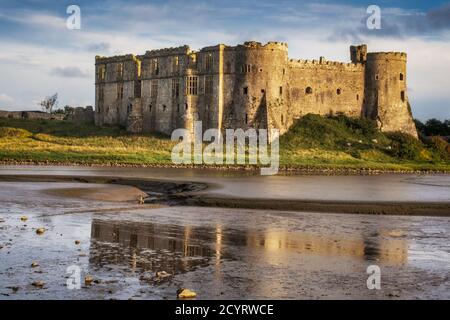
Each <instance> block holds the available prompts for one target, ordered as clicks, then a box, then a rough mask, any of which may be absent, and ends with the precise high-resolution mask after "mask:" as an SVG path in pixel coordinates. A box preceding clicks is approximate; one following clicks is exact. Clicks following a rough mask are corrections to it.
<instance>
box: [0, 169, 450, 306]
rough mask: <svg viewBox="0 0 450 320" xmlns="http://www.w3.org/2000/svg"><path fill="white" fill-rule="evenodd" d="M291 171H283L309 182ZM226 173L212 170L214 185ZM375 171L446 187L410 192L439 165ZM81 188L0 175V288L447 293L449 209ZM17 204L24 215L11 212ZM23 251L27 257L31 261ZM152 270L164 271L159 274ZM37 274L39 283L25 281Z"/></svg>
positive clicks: (162, 294)
mask: <svg viewBox="0 0 450 320" xmlns="http://www.w3.org/2000/svg"><path fill="white" fill-rule="evenodd" d="M14 170H17V169H14ZM14 170H12V169H6V170H5V169H3V170H2V173H5V171H8V172H10V173H11V172H13V171H14ZM42 170H48V171H47V172H46V173H48V172H52V173H53V174H69V173H70V174H73V173H74V172H76V173H77V174H80V175H87V174H95V175H109V174H113V173H115V174H116V173H118V172H120V175H130V176H131V175H133V176H140V177H150V176H151V177H155V176H156V175H158V174H159V175H164V177H165V178H173V176H176V177H177V178H178V179H185V178H186V179H192V178H194V179H196V180H197V179H198V180H202V181H206V180H209V179H212V178H211V177H210V176H202V175H201V174H197V173H195V174H193V176H189V174H191V173H189V172H186V171H184V173H185V175H186V177H184V176H183V177H181V176H180V173H179V172H177V173H176V174H175V173H172V175H173V176H170V173H169V172H172V171H159V170H156V171H155V170H150V171H147V170H136V171H134V169H124V170H110V169H105V170H97V169H85V168H80V169H78V168H76V169H70V170H68V169H65V168H63V169H61V168H50V169H44V168H38V169H37V170H36V171H34V173H37V172H39V171H42ZM58 170H60V171H58ZM19 172H20V173H31V172H32V169H30V168H28V169H26V170H25V169H20V170H19ZM62 172H64V173H62ZM149 172H150V173H149ZM273 178H275V179H273ZM273 178H272V179H270V178H269V179H267V180H265V181H272V182H270V183H273V186H275V185H276V184H277V183H280V181H282V180H283V179H284V178H292V177H273ZM303 178H305V177H295V178H294V179H293V181H295V182H293V183H294V184H295V183H299V184H304V183H306V182H304V181H309V183H311V184H316V185H318V184H319V183H318V182H317V180H316V181H315V180H314V179H311V180H308V179H309V178H308V177H306V178H307V179H305V180H303ZM332 178H338V179H347V178H348V179H351V178H355V180H353V181H360V182H359V183H360V184H361V183H362V182H361V181H363V180H357V178H358V177H332ZM363 178H364V179H365V178H370V177H363ZM235 179H237V177H236V176H234V177H230V178H227V177H222V178H220V179H219V180H218V181H219V184H222V183H223V184H224V185H225V182H224V181H234V180H235ZM240 179H241V181H242V179H244V180H245V181H247V179H249V180H250V181H258V180H259V178H257V177H252V176H250V177H243V178H242V177H241V178H240ZM319 180H320V179H319ZM324 181H330V180H327V179H325V178H324V179H322V180H321V182H320V183H321V184H322V185H324V186H325V188H327V186H326V183H324ZM340 181H343V180H340ZM378 181H380V183H381V181H382V180H378ZM386 181H390V182H389V184H390V185H396V186H397V188H406V189H409V190H411V189H416V190H417V192H418V194H421V195H426V199H429V200H430V201H431V200H433V201H434V200H435V199H436V198H446V197H448V194H447V195H444V193H445V192H441V194H440V195H438V196H436V195H434V196H433V195H431V194H428V193H427V192H422V193H420V192H419V190H420V188H435V190H442V189H441V188H443V189H445V188H448V180H447V179H446V178H445V177H441V176H431V177H415V176H407V177H405V176H389V178H388V179H387V180H386ZM424 182H425V183H424ZM253 185H254V186H255V187H258V184H257V183H256V182H253ZM306 185H308V183H307V184H306ZM83 188H86V184H78V183H36V182H35V183H24V182H0V204H1V206H0V219H1V220H0V221H2V222H0V246H2V249H0V261H1V263H0V299H36V298H37V299H94V298H95V299H130V298H131V299H175V298H176V290H177V289H178V288H180V287H186V288H189V289H191V290H194V291H196V292H197V294H198V298H199V299H329V298H340V299H351V298H358V299H360V298H363V299H382V298H388V299H391V298H392V299H410V298H421V299H423V298H431V299H449V298H450V279H449V275H450V241H449V240H450V218H446V217H439V218H438V217H408V216H404V217H396V216H371V215H345V214H331V213H330V214H323V213H314V212H283V211H266V210H244V209H221V208H197V207H160V206H159V207H158V206H156V207H155V206H150V205H144V206H140V205H137V203H136V201H135V200H133V199H134V198H133V197H135V196H137V193H136V190H134V188H131V187H123V189H120V190H117V189H115V188H117V186H114V187H111V189H108V188H110V187H109V186H106V185H102V186H96V185H89V188H92V190H94V191H95V190H96V189H99V188H100V189H102V190H103V191H102V192H103V193H106V194H107V193H108V191H110V192H112V193H114V192H120V194H122V195H124V196H123V199H121V200H122V201H123V202H112V201H106V200H111V199H109V198H103V197H101V196H100V197H99V199H101V200H96V199H95V197H94V196H91V197H85V196H83V195H85V193H84V192H81V193H80V189H83ZM217 188H220V187H217ZM222 188H228V189H227V190H231V189H232V188H231V187H230V186H225V187H223V186H222ZM262 188H266V186H264V187H262ZM329 188H330V189H327V190H334V188H331V187H329ZM345 188H347V187H345ZM360 188H361V186H360ZM71 189H72V190H73V192H69V191H70V190H71ZM354 189H355V190H356V189H358V188H356V187H354ZM369 189H370V188H369ZM55 190H64V192H63V193H58V192H56V191H55ZM217 190H219V189H214V192H217ZM260 190H261V189H260ZM94 191H93V192H94ZM251 192H255V191H251ZM290 192H291V195H297V196H299V195H301V196H304V195H305V194H308V193H304V192H307V191H304V190H291V191H290ZM339 192H342V190H336V191H335V194H337V193H339ZM436 193H439V192H438V191H436ZM67 194H70V195H71V196H70V197H67ZM310 194H311V195H313V194H314V193H310ZM125 195H129V200H130V201H129V202H126V201H127V197H126V196H125ZM327 196H329V195H327ZM401 196H402V197H407V195H406V193H401ZM377 197H381V193H380V194H379V195H377ZM382 197H383V198H386V197H392V195H391V196H389V194H388V193H387V192H385V193H384V194H383V196H382ZM22 215H26V216H27V217H28V221H26V222H22V221H20V216H22ZM40 227H44V228H46V232H45V233H44V234H43V235H41V236H39V235H37V234H36V232H35V230H36V228H40ZM75 240H79V241H80V244H79V245H76V244H75ZM33 261H36V262H38V263H39V267H37V268H31V263H32V262H33ZM374 264H375V265H378V266H380V268H381V272H382V273H381V281H382V283H381V290H368V289H367V286H366V280H367V277H368V275H367V274H366V269H367V267H368V266H369V265H374ZM70 266H76V267H79V268H80V270H81V279H82V282H83V279H84V276H85V275H86V274H90V275H92V276H93V277H94V279H96V280H99V281H97V282H98V283H94V284H93V285H91V286H85V285H84V283H83V284H82V285H81V288H80V289H79V290H77V289H74V290H70V289H69V288H68V287H67V281H68V280H70V278H69V277H70V276H71V273H67V268H68V267H70ZM158 271H166V272H168V273H170V274H172V276H171V277H169V278H165V279H159V278H157V277H156V272H158ZM38 280H39V281H44V282H45V286H44V288H42V289H38V288H35V287H33V286H32V285H31V283H32V282H33V281H38Z"/></svg>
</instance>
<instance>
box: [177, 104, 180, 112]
mask: <svg viewBox="0 0 450 320" xmlns="http://www.w3.org/2000/svg"><path fill="white" fill-rule="evenodd" d="M177 112H180V104H177Z"/></svg>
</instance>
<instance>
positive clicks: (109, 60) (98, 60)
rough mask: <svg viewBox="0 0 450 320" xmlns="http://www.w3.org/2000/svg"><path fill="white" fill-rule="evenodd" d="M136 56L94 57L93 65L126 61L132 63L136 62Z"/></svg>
mask: <svg viewBox="0 0 450 320" xmlns="http://www.w3.org/2000/svg"><path fill="white" fill-rule="evenodd" d="M136 59H137V56H136V55H134V54H124V55H117V56H111V57H104V56H98V55H97V56H95V63H96V64H107V63H117V62H126V61H132V60H136Z"/></svg>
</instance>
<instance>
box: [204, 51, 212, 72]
mask: <svg viewBox="0 0 450 320" xmlns="http://www.w3.org/2000/svg"><path fill="white" fill-rule="evenodd" d="M212 66H213V55H212V54H211V53H208V54H207V55H206V56H205V70H207V71H210V70H211V69H212Z"/></svg>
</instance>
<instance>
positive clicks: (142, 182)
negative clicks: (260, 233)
mask: <svg viewBox="0 0 450 320" xmlns="http://www.w3.org/2000/svg"><path fill="white" fill-rule="evenodd" d="M0 181H2V182H79V183H100V184H117V185H127V186H133V187H135V188H138V189H139V190H141V191H142V192H145V193H146V194H147V196H148V197H147V199H146V201H145V203H148V204H166V205H170V206H201V207H211V208H236V209H255V210H281V211H294V212H317V213H331V214H341V213H345V214H370V215H402V216H437V217H450V202H448V203H445V202H423V201H422V202H420V201H414V202H413V201H408V202H406V201H403V202H402V201H389V202H384V201H379V202H377V201H355V200H351V201H337V200H307V199H292V200H289V199H255V198H233V197H226V196H209V195H205V194H199V192H200V191H203V190H205V189H207V188H209V187H213V186H212V185H211V184H207V183H202V182H186V181H176V180H159V179H140V178H122V177H114V176H69V175H26V174H24V175H21V174H14V175H0ZM136 200H138V199H136Z"/></svg>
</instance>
